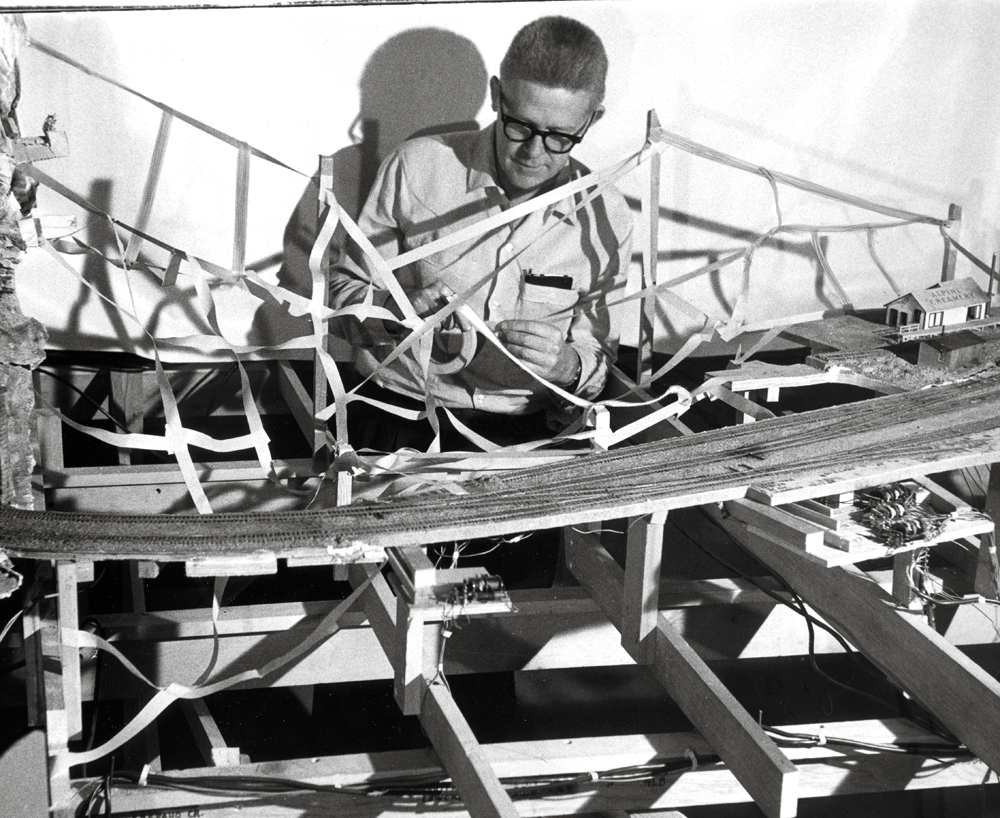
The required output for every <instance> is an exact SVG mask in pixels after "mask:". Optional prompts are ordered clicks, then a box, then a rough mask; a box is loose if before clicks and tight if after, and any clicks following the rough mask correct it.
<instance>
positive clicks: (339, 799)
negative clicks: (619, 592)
mask: <svg viewBox="0 0 1000 818" xmlns="http://www.w3.org/2000/svg"><path fill="white" fill-rule="evenodd" d="M781 726H782V727H783V728H784V729H787V730H790V731H792V732H801V733H805V734H809V735H816V734H817V733H819V732H822V733H824V734H825V735H829V736H843V737H845V738H848V739H855V740H860V741H874V742H880V743H893V742H916V743H932V744H933V743H935V742H938V741H940V739H939V738H938V737H937V736H935V735H934V734H933V733H930V732H928V731H926V730H923V729H921V728H919V727H916V726H915V725H914V724H913V723H912V722H908V721H906V720H903V719H885V720H865V721H848V722H839V723H831V722H826V723H824V724H793V725H781ZM481 751H482V754H483V756H484V757H485V759H486V760H487V761H488V762H489V764H490V766H491V767H492V768H493V769H494V770H495V771H496V772H497V774H498V775H500V776H501V777H502V778H505V777H515V776H526V775H534V774H537V773H538V767H539V759H545V770H546V772H549V773H552V774H563V773H566V774H568V773H579V772H581V771H589V770H597V771H600V770H611V769H620V768H622V767H628V766H633V765H641V764H653V763H657V762H661V763H662V762H665V761H678V760H682V759H684V758H685V756H686V753H687V752H695V753H697V754H699V755H701V754H708V753H710V752H711V748H710V747H709V746H708V744H707V743H706V742H705V741H704V740H703V739H702V738H701V737H700V736H698V735H697V734H696V733H690V732H687V733H660V734H644V735H625V736H600V737H583V736H581V737H578V738H574V739H573V741H572V742H571V743H568V742H567V741H566V740H565V739H550V740H545V741H521V742H510V743H503V744H485V745H481ZM787 752H788V755H789V757H790V758H792V759H793V760H795V761H796V762H799V761H801V762H802V764H801V766H800V771H801V776H802V778H801V791H802V795H803V798H810V799H818V798H826V797H830V796H847V795H859V794H863V793H894V794H895V795H896V796H897V797H902V796H901V794H902V793H903V792H908V793H911V794H914V796H915V801H916V802H917V803H919V800H917V799H919V795H916V794H918V793H920V792H926V791H929V790H943V789H945V788H950V792H949V795H953V796H954V798H955V800H954V801H950V802H949V803H951V804H952V807H953V808H952V811H951V812H949V813H948V814H949V815H951V814H954V815H966V814H970V815H976V814H978V813H979V812H981V809H982V804H983V799H984V798H986V799H987V803H990V804H992V803H995V797H994V796H993V794H992V793H991V792H990V790H992V789H993V788H992V787H990V788H988V789H986V790H985V791H984V789H983V787H982V782H983V781H984V780H987V778H989V777H990V771H989V769H988V768H987V767H986V765H985V764H983V763H982V762H979V761H967V760H962V761H957V762H953V763H948V762H947V761H942V760H940V759H936V758H924V759H921V758H919V757H917V756H912V755H905V754H902V753H889V754H886V753H866V752H863V751H862V752H858V751H845V750H843V749H838V748H836V747H834V746H832V745H830V744H826V745H822V746H813V747H802V748H795V747H793V748H789V749H788V751H787ZM441 771H442V767H441V763H440V761H439V760H438V759H437V758H436V757H435V754H434V752H433V751H431V750H430V749H429V748H420V749H415V750H394V751H388V752H379V753H360V754H354V755H343V756H324V757H319V758H315V757H309V758H300V759H288V760H284V761H268V762H264V763H261V764H245V765H242V766H241V767H240V768H239V769H238V771H237V770H232V769H220V768H218V767H202V768H196V769H189V770H178V771H171V772H170V773H169V775H170V776H171V777H174V778H177V779H179V780H180V781H184V780H185V779H189V778H213V777H222V776H230V775H233V774H240V775H247V776H251V777H253V776H262V777H269V778H274V777H277V778H285V779H290V780H295V781H304V782H308V783H312V784H317V785H329V784H340V785H347V784H363V783H366V782H368V783H373V782H375V781H379V780H384V779H385V778H386V777H393V778H418V779H419V778H421V777H424V776H435V775H440V774H441ZM98 783H99V780H98V779H96V778H89V779H82V780H80V781H77V782H75V786H76V788H77V789H78V791H79V792H82V793H86V792H89V791H90V789H92V788H93V787H94V786H96V785H97V784H98ZM958 788H964V789H958ZM963 793H965V794H966V797H965V799H964V800H963V799H962V798H961V796H962V794H963ZM111 798H112V802H113V803H114V804H115V805H118V804H123V803H127V805H128V809H129V811H130V812H134V813H136V814H143V815H149V814H161V813H172V812H179V813H180V814H181V815H186V814H187V812H188V810H189V809H191V807H192V806H193V805H198V807H199V811H200V812H201V814H211V815H212V816H218V818H300V817H301V815H302V812H303V806H302V802H301V801H300V800H299V799H296V798H289V796H288V795H277V796H267V795H261V794H259V793H258V794H245V795H240V794H236V793H233V792H229V791H222V792H211V791H204V792H199V793H197V794H193V793H191V792H186V791H184V790H181V789H161V788H159V787H142V788H135V787H127V788H126V787H119V786H114V787H113V789H112V793H111ZM748 800H750V797H749V795H748V794H747V792H746V790H745V789H744V788H743V787H742V786H741V785H740V783H739V781H737V780H736V778H735V777H734V776H733V774H732V772H731V771H730V770H728V769H727V768H725V767H723V766H721V765H711V766H699V767H698V768H697V769H696V770H691V769H686V770H682V771H678V772H676V773H673V774H670V775H665V776H662V777H661V778H657V779H653V780H647V781H638V782H634V783H627V784H621V785H616V786H610V787H609V786H607V785H606V784H605V783H603V782H601V783H598V784H595V785H594V786H593V787H587V786H584V787H581V788H579V789H578V790H577V791H571V792H566V793H565V794H561V795H560V796H559V797H558V798H552V797H551V796H548V795H538V796H535V797H526V798H523V799H522V798H519V799H518V800H517V806H518V810H519V812H520V813H521V814H523V815H533V816H552V817H553V818H555V816H565V815H588V816H594V815H602V816H603V815H615V816H620V815H622V814H623V813H632V812H635V813H640V814H643V815H645V814H647V813H648V812H649V811H650V810H682V811H685V812H686V811H687V808H689V807H702V808H704V807H705V806H706V805H730V806H728V807H727V808H726V809H727V811H729V810H732V806H731V805H733V804H742V803H745V802H747V801H748ZM930 802H931V804H935V805H938V806H940V803H941V801H940V799H938V798H936V797H933V796H931V799H930ZM308 804H309V805H308V807H307V808H306V809H307V810H308V812H309V814H316V813H319V814H330V815H337V816H338V818H407V816H413V815H414V804H413V801H412V800H408V801H400V800H398V799H393V798H392V797H391V796H390V797H372V796H368V797H345V796H344V795H342V794H328V795H321V794H315V795H311V796H309V802H308ZM962 804H966V805H968V808H967V809H965V810H964V811H963V810H961V805H962ZM740 811H742V810H740ZM417 814H419V815H420V816H421V818H465V816H467V815H468V814H469V813H468V812H466V811H464V810H462V809H461V808H459V807H458V806H457V805H456V804H455V803H454V801H453V800H451V799H450V798H447V797H445V798H441V799H439V800H436V801H435V800H433V799H430V798H428V799H427V800H426V801H423V802H421V803H420V805H419V807H418V808H417ZM667 814H668V815H669V814H670V813H667ZM657 815H658V816H662V813H657Z"/></svg>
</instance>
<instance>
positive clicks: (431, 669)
mask: <svg viewBox="0 0 1000 818" xmlns="http://www.w3.org/2000/svg"><path fill="white" fill-rule="evenodd" d="M378 571H379V569H378V568H377V567H376V566H372V565H364V564H356V565H352V566H351V567H350V568H349V569H348V577H349V580H350V582H351V584H352V585H353V586H354V587H357V586H358V585H360V584H361V583H362V582H364V581H365V580H367V579H368V578H370V577H372V576H373V575H374V574H376V573H377V572H378ZM360 603H361V605H362V606H363V607H364V610H365V612H366V613H367V615H368V618H369V621H370V622H371V624H372V629H373V630H374V631H375V634H376V636H377V637H378V639H379V642H380V643H381V645H382V648H383V650H384V651H385V653H386V657H387V658H388V659H389V662H390V664H391V665H392V667H393V672H394V682H393V689H394V693H395V696H396V702H397V704H398V705H399V707H400V709H401V710H402V711H403V713H404V714H406V715H416V716H418V717H419V718H420V723H421V724H422V725H423V728H424V731H425V732H426V733H427V736H428V738H430V740H431V743H432V744H433V745H434V749H435V751H436V752H437V754H438V756H439V757H440V759H441V763H442V764H443V765H444V768H445V769H446V770H447V771H448V774H449V775H450V776H451V778H452V780H453V781H454V782H455V786H456V787H458V790H459V792H460V793H461V795H462V800H463V801H464V802H465V804H466V806H467V807H468V809H469V811H470V813H471V814H473V815H475V816H476V818H517V814H518V813H517V810H516V809H515V808H514V804H513V802H512V801H511V799H510V796H509V795H508V794H507V791H506V790H505V789H504V788H503V785H502V784H501V783H500V780H499V779H498V778H497V776H496V774H495V773H494V772H493V769H492V767H491V766H490V764H489V762H488V761H487V760H486V758H485V756H484V755H483V753H482V750H481V748H480V746H479V742H478V741H477V740H476V737H475V735H474V734H473V732H472V728H470V727H469V724H468V722H467V721H466V720H465V717H464V716H463V715H462V712H461V710H459V708H458V705H456V704H455V700H454V699H453V698H452V696H451V691H450V690H449V689H448V686H447V684H445V683H444V681H443V680H442V681H437V680H436V676H437V672H438V668H437V665H436V657H434V658H433V659H432V657H431V656H430V655H429V654H430V652H429V651H428V650H427V649H426V647H425V634H424V630H425V629H424V624H425V616H424V611H422V610H421V609H420V608H419V607H416V606H413V605H410V603H409V602H407V600H406V599H405V598H404V595H403V594H399V596H397V597H396V599H395V603H393V600H392V592H391V590H390V588H389V585H388V583H387V582H386V581H385V579H384V578H383V577H382V576H381V575H379V576H375V577H374V580H373V581H372V583H371V584H370V585H369V587H368V588H367V589H366V590H365V592H364V594H363V595H362V596H361V599H360ZM393 604H395V611H393ZM434 630H435V632H436V633H435V637H436V639H435V641H436V640H438V639H441V638H447V637H442V636H441V634H440V631H441V625H440V623H437V624H436V625H435V626H434ZM429 660H430V661H429Z"/></svg>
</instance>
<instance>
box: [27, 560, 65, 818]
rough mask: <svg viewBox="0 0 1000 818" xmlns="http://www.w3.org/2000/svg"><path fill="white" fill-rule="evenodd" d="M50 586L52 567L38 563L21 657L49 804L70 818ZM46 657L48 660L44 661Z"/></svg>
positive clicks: (57, 813) (56, 629)
mask: <svg viewBox="0 0 1000 818" xmlns="http://www.w3.org/2000/svg"><path fill="white" fill-rule="evenodd" d="M50 587H51V569H50V567H49V565H48V564H47V563H39V564H38V566H37V568H36V571H35V577H34V580H33V582H32V585H31V588H30V589H29V590H27V591H26V599H27V600H32V602H31V603H30V604H29V605H27V607H26V610H25V613H24V622H23V625H24V659H25V670H26V679H27V693H28V723H29V724H30V725H32V726H35V727H44V728H45V742H46V747H47V752H48V758H49V781H48V785H49V786H48V788H49V804H50V805H51V806H52V812H51V813H50V814H51V815H52V816H53V818H69V816H70V815H71V814H72V810H71V809H70V807H69V804H70V803H71V795H72V793H71V789H70V778H69V767H68V766H65V765H64V764H63V762H62V761H61V756H63V755H64V754H65V753H66V752H67V749H68V747H69V733H68V730H67V726H66V724H67V719H66V707H65V704H64V701H63V681H62V678H61V674H60V672H59V670H58V667H59V656H60V651H59V636H58V634H59V624H58V617H57V611H56V605H55V603H54V602H53V601H52V600H51V599H46V598H45V596H46V594H47V593H48V591H49V588H50ZM46 658H48V661H45V660H46Z"/></svg>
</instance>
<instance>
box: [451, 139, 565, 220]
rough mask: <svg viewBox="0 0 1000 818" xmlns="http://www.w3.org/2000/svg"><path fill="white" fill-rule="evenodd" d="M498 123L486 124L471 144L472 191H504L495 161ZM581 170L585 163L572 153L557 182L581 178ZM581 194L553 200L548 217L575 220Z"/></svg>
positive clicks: (468, 180) (561, 183) (469, 179)
mask: <svg viewBox="0 0 1000 818" xmlns="http://www.w3.org/2000/svg"><path fill="white" fill-rule="evenodd" d="M495 127H496V123H495V122H494V123H491V124H490V125H487V126H486V127H485V128H483V129H482V130H481V131H479V133H478V134H477V135H476V141H475V144H474V145H473V148H472V156H471V158H470V161H469V171H468V177H467V186H468V192H469V193H472V192H473V191H475V190H479V189H483V188H485V189H487V190H489V189H491V188H492V189H493V190H494V191H495V192H496V193H498V194H499V195H501V196H502V195H503V190H502V188H501V187H500V181H499V179H498V178H497V170H496V164H495V162H494V161H493V159H494V157H493V129H494V128H495ZM581 175H583V173H582V166H581V165H580V164H579V163H578V162H577V161H576V160H575V159H573V158H572V157H570V160H569V163H568V164H567V165H566V167H564V168H563V169H562V170H561V171H559V177H558V184H560V185H564V184H566V183H567V182H568V181H570V180H571V179H578V178H579V177H580V176H581ZM579 198H580V194H576V196H573V197H571V196H567V197H566V198H565V199H560V200H559V201H557V202H553V203H552V204H550V205H549V206H548V207H547V208H545V218H546V219H547V218H548V217H549V216H550V215H555V216H556V218H560V219H565V220H566V221H568V222H570V223H571V224H572V223H574V222H575V221H576V214H575V213H574V212H573V208H574V200H577V201H579Z"/></svg>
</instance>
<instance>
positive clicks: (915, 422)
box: [0, 373, 1000, 562]
mask: <svg viewBox="0 0 1000 818" xmlns="http://www.w3.org/2000/svg"><path fill="white" fill-rule="evenodd" d="M997 460H1000V374H997V373H991V374H990V375H989V376H984V377H979V378H976V379H974V380H970V381H966V382H963V383H957V384H950V385H948V386H942V387H937V388H932V389H924V390H920V391H918V392H911V393H906V394H902V395H892V396H888V397H882V398H875V399H872V400H868V401H863V402H859V403H852V404H846V405H842V406H837V407H832V408H828V409H821V410H817V411H813V412H804V413H802V414H798V415H791V416H786V417H780V418H774V419H770V420H764V421H761V422H758V423H755V424H750V425H747V426H739V427H731V428H726V429H720V430H716V431H712V432H705V433H702V434H697V435H691V436H686V437H680V438H673V439H669V440H664V441H658V442H655V443H647V444H642V445H638V446H629V447H625V448H622V449H617V450H613V451H610V452H603V453H594V454H592V455H588V456H584V457H574V458H572V459H571V460H568V461H566V462H564V463H557V464H554V465H549V466H544V467H539V468H536V469H530V470H527V469H526V470H524V471H518V472H514V473H510V474H507V475H503V476H498V477H490V478H486V479H483V480H482V481H479V482H473V483H471V484H466V486H467V488H468V491H469V494H468V495H466V496H454V495H450V494H444V493H442V494H430V495H423V496H420V497H414V498H408V499H404V500H395V501H391V502H384V503H368V504H358V505H352V506H346V507H339V508H331V509H322V510H309V511H283V512H262V513H257V514H250V513H247V514H240V513H225V514H216V515H207V516H196V515H122V514H81V513H67V512H48V511H44V512H32V511H18V510H12V509H3V510H2V511H0V550H2V551H5V552H7V553H8V554H10V555H11V556H16V557H31V558H57V559H74V558H75V559H156V560H162V561H181V560H187V559H192V558H196V557H199V556H205V555H219V554H227V555H248V554H255V553H269V554H274V555H275V556H277V557H279V558H280V557H288V556H295V555H301V554H308V553H316V552H323V553H329V554H331V555H335V556H339V557H342V558H343V561H345V562H350V561H352V560H358V559H362V558H363V557H362V556H361V555H362V554H364V553H365V549H364V548H363V547H362V545H363V546H365V547H369V548H370V547H372V546H374V547H379V546H394V545H414V544H425V543H431V542H441V541H449V540H455V539H464V538H470V537H479V536H486V535H499V534H505V533H514V532H519V531H524V530H529V529H536V528H551V527H556V526H562V525H573V524H579V523H583V522H591V521H598V520H604V519H608V518H610V517H624V516H636V515H640V514H648V513H650V512H655V511H667V510H670V509H673V508H684V507H688V506H693V505H698V504H702V503H708V502H718V501H723V500H731V499H736V498H741V497H749V498H751V499H754V500H758V501H761V502H765V503H768V504H771V505H777V504H782V503H788V502H794V501H798V500H802V499H807V498H810V497H819V496H823V495H827V494H835V493H839V492H842V491H848V490H852V489H855V488H860V487H863V486H868V485H874V484H878V483H882V482H886V481H890V480H894V479H899V478H902V477H908V476H909V477H912V476H917V475H922V474H929V473H933V472H936V471H943V470H946V469H951V468H960V467H966V466H971V465H976V464H982V463H992V462H994V461H997ZM355 555H356V556H355ZM364 558H366V559H368V560H370V559H371V556H370V554H369V555H367V556H366V557H364Z"/></svg>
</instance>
